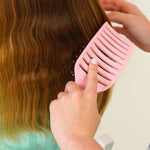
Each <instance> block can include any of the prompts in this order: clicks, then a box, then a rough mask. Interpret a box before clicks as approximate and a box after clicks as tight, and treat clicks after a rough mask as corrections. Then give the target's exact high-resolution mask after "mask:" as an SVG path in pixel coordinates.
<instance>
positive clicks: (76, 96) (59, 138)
mask: <svg viewBox="0 0 150 150" xmlns="http://www.w3.org/2000/svg"><path fill="white" fill-rule="evenodd" d="M97 67H98V65H97V64H92V63H90V65H89V71H88V78H87V84H86V88H85V89H84V90H81V88H80V87H79V86H78V85H77V84H76V83H75V82H73V81H69V82H68V83H67V84H66V86H65V90H64V91H63V92H60V93H59V94H58V96H57V99H56V100H53V101H52V102H51V104H50V123H51V129H52V133H53V135H54V137H55V139H56V142H57V143H58V145H59V146H60V148H61V149H62V150H70V149H71V150H77V149H78V150H80V149H86V150H92V149H93V148H94V149H97V150H102V148H101V147H100V146H99V144H98V143H97V142H96V141H95V140H94V139H93V136H94V135H95V133H96V130H97V128H98V125H99V123H100V115H99V113H98V110H97ZM56 118H57V119H56ZM87 143H88V144H87Z"/></svg>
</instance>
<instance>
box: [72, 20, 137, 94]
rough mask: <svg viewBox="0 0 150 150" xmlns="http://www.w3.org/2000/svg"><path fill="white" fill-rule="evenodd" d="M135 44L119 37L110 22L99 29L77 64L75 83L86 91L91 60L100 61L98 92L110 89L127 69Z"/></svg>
mask: <svg viewBox="0 0 150 150" xmlns="http://www.w3.org/2000/svg"><path fill="white" fill-rule="evenodd" d="M133 48H134V43H132V42H130V41H128V40H126V39H125V38H123V37H122V36H121V35H119V34H118V33H117V32H116V31H115V30H114V29H113V28H112V27H111V26H110V25H109V23H108V22H106V23H104V25H103V26H102V27H101V28H100V29H99V31H98V32H97V33H96V34H95V35H94V37H93V38H92V40H91V41H90V42H89V43H88V45H87V46H86V48H85V49H84V50H83V52H82V53H81V55H80V56H79V58H78V59H77V61H76V63H75V68H74V72H75V82H76V83H77V84H78V85H79V86H80V87H81V88H82V89H84V88H85V86H86V80H87V72H88V64H89V62H90V59H91V58H95V59H97V61H98V73H97V77H98V84H97V92H98V93H99V92H103V91H105V90H107V89H109V88H110V87H111V86H112V85H113V84H114V82H115V81H116V80H117V78H118V77H119V75H120V74H121V72H122V71H123V69H124V68H125V66H126V64H127V62H128V60H129V58H130V56H131V54H132V51H133Z"/></svg>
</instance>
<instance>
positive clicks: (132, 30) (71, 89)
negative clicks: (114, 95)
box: [50, 0, 150, 150]
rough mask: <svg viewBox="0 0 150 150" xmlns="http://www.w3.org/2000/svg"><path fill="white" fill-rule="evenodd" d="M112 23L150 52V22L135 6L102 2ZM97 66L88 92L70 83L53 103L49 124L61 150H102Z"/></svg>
mask: <svg viewBox="0 0 150 150" xmlns="http://www.w3.org/2000/svg"><path fill="white" fill-rule="evenodd" d="M101 3H102V5H103V7H104V9H105V10H107V11H112V12H111V13H109V14H108V17H109V19H110V21H111V22H116V23H119V24H122V27H114V28H115V30H116V31H117V32H119V33H121V34H123V35H125V36H126V37H127V38H129V39H130V40H131V41H133V42H134V43H135V44H136V45H137V46H138V47H139V48H141V49H142V50H144V51H146V52H150V21H149V20H148V19H147V18H146V17H145V16H144V14H143V13H142V12H141V11H140V10H139V9H138V8H137V7H136V6H135V5H134V4H132V3H129V2H127V1H125V0H101ZM96 88H97V64H96V65H93V64H91V63H90V66H89V71H88V79H87V85H86V88H85V90H81V89H80V87H79V86H78V85H77V84H76V83H75V82H73V81H69V82H68V83H67V84H66V86H65V90H64V91H63V92H60V93H59V94H58V96H57V99H56V100H54V101H52V102H51V104H50V124H51V129H52V133H53V135H54V137H55V139H56V142H57V143H58V145H59V146H60V148H61V149H62V150H70V149H71V150H85V149H86V150H102V148H101V147H100V146H99V144H98V143H97V142H96V141H95V140H94V139H93V136H94V134H95V132H96V130H97V127H98V125H99V123H100V116H99V114H98V111H97V101H96V99H97V93H96Z"/></svg>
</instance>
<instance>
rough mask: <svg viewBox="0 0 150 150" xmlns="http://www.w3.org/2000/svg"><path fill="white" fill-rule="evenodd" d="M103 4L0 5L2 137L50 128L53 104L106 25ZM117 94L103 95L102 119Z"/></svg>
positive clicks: (32, 0) (40, 0) (52, 0)
mask: <svg viewBox="0 0 150 150" xmlns="http://www.w3.org/2000/svg"><path fill="white" fill-rule="evenodd" d="M106 21H108V18H107V16H106V15H105V13H104V11H103V9H102V7H101V5H100V2H99V0H59V1H58V0H21V1H20V0H0V86H1V91H0V92H1V95H0V135H2V134H5V135H8V136H9V137H11V138H12V139H14V138H15V135H16V134H19V133H21V131H23V130H26V131H32V130H35V131H43V132H44V130H43V128H45V129H48V130H50V127H49V103H50V102H51V100H53V99H55V98H56V96H57V94H58V93H59V92H60V91H63V90H64V86H65V84H66V82H67V81H69V80H74V77H73V76H72V75H71V71H72V70H73V67H74V64H73V63H72V61H73V60H75V59H76V57H75V56H76V55H78V54H79V51H80V50H83V46H84V45H86V44H87V43H88V42H89V40H90V39H91V38H92V37H93V35H94V34H95V33H96V32H97V30H98V29H99V28H100V27H101V26H102V24H103V23H104V22H106ZM110 95H111V89H109V90H107V91H105V92H103V93H101V94H99V96H98V109H99V113H100V114H101V115H102V114H103V112H104V110H105V108H106V106H107V103H108V100H109V97H110Z"/></svg>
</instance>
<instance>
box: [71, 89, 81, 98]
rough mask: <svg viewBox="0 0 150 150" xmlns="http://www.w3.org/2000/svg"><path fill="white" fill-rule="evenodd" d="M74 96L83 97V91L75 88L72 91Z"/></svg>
mask: <svg viewBox="0 0 150 150" xmlns="http://www.w3.org/2000/svg"><path fill="white" fill-rule="evenodd" d="M72 96H73V97H74V98H79V97H82V92H81V91H79V90H74V91H73V92H72Z"/></svg>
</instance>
